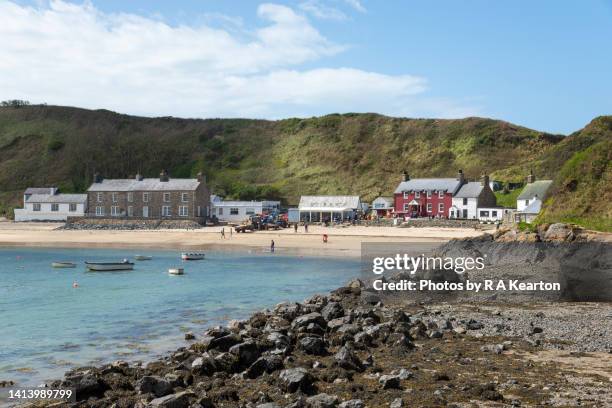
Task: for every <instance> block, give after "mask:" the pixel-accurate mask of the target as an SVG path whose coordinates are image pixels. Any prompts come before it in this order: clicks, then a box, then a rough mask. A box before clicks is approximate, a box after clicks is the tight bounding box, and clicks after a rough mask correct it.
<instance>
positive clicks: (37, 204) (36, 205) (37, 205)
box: [33, 203, 40, 211]
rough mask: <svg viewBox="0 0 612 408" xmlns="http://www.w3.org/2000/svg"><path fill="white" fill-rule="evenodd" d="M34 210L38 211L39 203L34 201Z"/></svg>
mask: <svg viewBox="0 0 612 408" xmlns="http://www.w3.org/2000/svg"><path fill="white" fill-rule="evenodd" d="M33 210H34V211H40V203H34V208H33Z"/></svg>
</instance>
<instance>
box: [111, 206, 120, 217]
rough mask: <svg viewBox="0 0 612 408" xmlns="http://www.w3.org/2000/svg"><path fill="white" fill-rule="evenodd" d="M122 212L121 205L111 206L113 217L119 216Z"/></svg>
mask: <svg viewBox="0 0 612 408" xmlns="http://www.w3.org/2000/svg"><path fill="white" fill-rule="evenodd" d="M120 213H121V212H120V211H119V207H118V206H116V205H113V206H112V207H111V215H112V216H113V217H117V216H118V215H119V214H120Z"/></svg>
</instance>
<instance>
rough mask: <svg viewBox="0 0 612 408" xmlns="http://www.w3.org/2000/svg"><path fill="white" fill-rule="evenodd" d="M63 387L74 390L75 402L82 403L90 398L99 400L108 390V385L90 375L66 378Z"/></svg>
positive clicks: (84, 374)
mask: <svg viewBox="0 0 612 408" xmlns="http://www.w3.org/2000/svg"><path fill="white" fill-rule="evenodd" d="M63 386H64V387H70V388H74V391H75V395H76V399H77V401H84V400H87V399H88V398H90V397H97V398H101V397H103V396H104V392H105V391H106V390H108V389H109V386H108V384H106V383H105V382H104V381H103V380H101V379H99V378H97V377H96V376H95V375H94V374H92V373H83V374H79V375H75V376H70V377H66V380H65V381H64V382H63Z"/></svg>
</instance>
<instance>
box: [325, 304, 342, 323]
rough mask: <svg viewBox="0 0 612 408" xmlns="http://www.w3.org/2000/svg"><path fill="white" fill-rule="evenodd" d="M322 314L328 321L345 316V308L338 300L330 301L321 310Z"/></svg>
mask: <svg viewBox="0 0 612 408" xmlns="http://www.w3.org/2000/svg"><path fill="white" fill-rule="evenodd" d="M321 315H322V316H323V318H324V319H325V320H327V321H330V320H332V319H337V318H339V317H342V316H344V308H343V307H342V305H341V304H340V303H338V302H330V303H328V304H327V305H325V307H324V308H323V309H322V310H321Z"/></svg>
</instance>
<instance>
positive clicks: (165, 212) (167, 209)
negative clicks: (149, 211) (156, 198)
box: [162, 194, 170, 217]
mask: <svg viewBox="0 0 612 408" xmlns="http://www.w3.org/2000/svg"><path fill="white" fill-rule="evenodd" d="M164 195H165V194H164ZM169 216H170V207H169V206H167V205H164V206H163V207H162V217H169Z"/></svg>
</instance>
